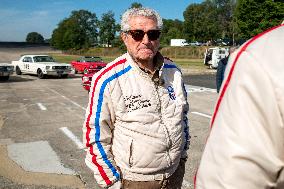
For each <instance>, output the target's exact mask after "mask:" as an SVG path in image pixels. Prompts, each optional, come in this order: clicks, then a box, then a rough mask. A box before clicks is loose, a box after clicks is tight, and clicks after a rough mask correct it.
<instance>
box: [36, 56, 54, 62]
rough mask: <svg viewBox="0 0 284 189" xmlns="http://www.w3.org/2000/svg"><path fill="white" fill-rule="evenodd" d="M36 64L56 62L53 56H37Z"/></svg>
mask: <svg viewBox="0 0 284 189" xmlns="http://www.w3.org/2000/svg"><path fill="white" fill-rule="evenodd" d="M34 61H35V62H54V59H53V58H52V57H51V56H35V57H34Z"/></svg>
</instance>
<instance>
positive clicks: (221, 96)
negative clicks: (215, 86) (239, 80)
mask: <svg viewBox="0 0 284 189" xmlns="http://www.w3.org/2000/svg"><path fill="white" fill-rule="evenodd" d="M283 26H284V25H279V26H275V27H273V28H270V29H268V30H266V31H264V32H263V33H260V34H258V35H256V36H255V37H253V38H252V39H251V40H249V41H248V42H247V43H246V44H245V45H244V46H243V47H242V48H241V50H240V51H239V52H238V54H237V56H236V58H235V60H234V62H233V65H232V68H231V70H230V72H229V75H228V77H227V79H226V81H225V84H224V87H223V89H222V91H221V93H220V96H219V98H218V101H217V104H216V107H215V110H214V114H213V116H212V120H211V124H210V127H211V128H212V127H213V124H214V121H215V118H216V115H217V113H218V110H219V107H220V104H221V101H222V99H223V97H224V94H225V92H226V91H227V88H228V85H229V83H230V81H231V78H232V75H233V72H234V69H235V66H236V64H237V62H238V60H239V58H240V56H241V55H242V53H243V52H244V51H245V50H246V49H247V48H248V46H249V45H250V44H252V43H253V42H254V41H256V40H257V39H259V38H260V37H262V36H263V35H265V34H267V33H269V32H271V31H273V30H275V29H277V28H279V27H283Z"/></svg>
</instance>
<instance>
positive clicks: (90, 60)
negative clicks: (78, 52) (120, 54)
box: [83, 57, 103, 62]
mask: <svg viewBox="0 0 284 189" xmlns="http://www.w3.org/2000/svg"><path fill="white" fill-rule="evenodd" d="M83 60H84V62H102V61H103V60H102V58H101V57H85V58H84V59H83Z"/></svg>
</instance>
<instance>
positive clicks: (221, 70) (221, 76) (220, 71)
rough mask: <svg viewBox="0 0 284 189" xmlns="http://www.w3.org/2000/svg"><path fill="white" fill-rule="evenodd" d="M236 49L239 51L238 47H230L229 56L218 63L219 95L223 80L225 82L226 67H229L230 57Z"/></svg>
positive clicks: (217, 84) (217, 80)
mask: <svg viewBox="0 0 284 189" xmlns="http://www.w3.org/2000/svg"><path fill="white" fill-rule="evenodd" d="M236 49H237V47H230V48H229V55H228V56H226V57H225V58H222V59H221V60H220V61H219V63H218V67H217V73H216V88H217V93H219V91H220V89H221V85H222V82H223V80H224V74H225V69H226V65H227V63H228V60H229V56H230V54H232V53H233V52H234V51H235V50H236Z"/></svg>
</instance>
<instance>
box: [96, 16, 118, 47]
mask: <svg viewBox="0 0 284 189" xmlns="http://www.w3.org/2000/svg"><path fill="white" fill-rule="evenodd" d="M99 29H100V30H99V38H100V43H101V44H107V46H108V47H109V45H110V44H111V43H112V41H113V40H114V38H115V33H116V32H117V31H119V30H118V26H117V25H116V24H115V19H114V13H113V12H112V11H108V12H107V13H104V14H103V15H102V19H101V21H100V22H99Z"/></svg>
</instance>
